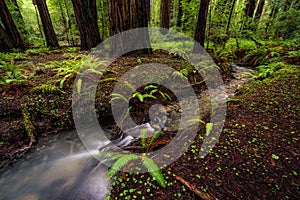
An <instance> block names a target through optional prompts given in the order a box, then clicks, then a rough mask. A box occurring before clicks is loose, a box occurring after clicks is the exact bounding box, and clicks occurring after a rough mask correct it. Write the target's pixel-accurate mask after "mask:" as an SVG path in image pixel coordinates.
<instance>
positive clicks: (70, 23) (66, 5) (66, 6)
mask: <svg viewBox="0 0 300 200" xmlns="http://www.w3.org/2000/svg"><path fill="white" fill-rule="evenodd" d="M64 5H65V8H66V11H67V12H66V14H67V17H68V20H67V23H68V33H69V34H70V37H71V44H72V45H73V46H74V45H75V41H74V37H73V33H72V20H71V14H70V10H69V7H68V4H67V1H66V0H64Z"/></svg>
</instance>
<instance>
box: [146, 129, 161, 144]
mask: <svg viewBox="0 0 300 200" xmlns="http://www.w3.org/2000/svg"><path fill="white" fill-rule="evenodd" d="M163 133H164V132H162V131H157V132H155V133H154V135H153V136H152V138H151V141H150V144H149V146H150V147H151V146H152V145H153V144H154V142H155V140H156V139H157V138H158V137H159V136H160V135H162V134H163Z"/></svg>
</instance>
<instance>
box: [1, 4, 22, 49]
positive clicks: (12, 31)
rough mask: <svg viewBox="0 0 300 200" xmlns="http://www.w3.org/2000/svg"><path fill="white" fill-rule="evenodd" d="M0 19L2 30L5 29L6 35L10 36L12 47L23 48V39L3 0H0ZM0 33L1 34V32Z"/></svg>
mask: <svg viewBox="0 0 300 200" xmlns="http://www.w3.org/2000/svg"><path fill="white" fill-rule="evenodd" d="M0 19H1V21H2V24H3V25H4V28H5V30H4V29H3V27H1V28H2V29H3V30H2V32H3V31H5V33H6V35H7V36H8V37H9V38H10V39H9V40H10V43H11V44H12V45H13V47H14V48H20V49H25V43H24V40H23V39H22V37H21V35H20V33H19V31H18V29H17V27H16V25H15V22H14V21H13V18H12V16H11V14H10V12H9V10H8V8H7V6H6V3H5V1H4V0H0ZM1 35H2V36H3V34H1ZM4 38H7V37H3V38H2V39H3V40H4ZM6 40H7V39H6ZM7 42H8V41H7ZM3 43H4V41H3Z"/></svg>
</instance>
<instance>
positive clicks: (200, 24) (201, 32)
mask: <svg viewBox="0 0 300 200" xmlns="http://www.w3.org/2000/svg"><path fill="white" fill-rule="evenodd" d="M208 7H209V0H201V3H200V9H199V14H198V20H197V26H196V31H195V35H194V40H195V41H196V42H198V43H199V44H200V45H201V46H202V47H204V41H205V30H206V20H207V14H208ZM196 42H195V45H194V49H193V52H194V53H200V52H201V49H200V48H199V46H198V45H197V43H196Z"/></svg>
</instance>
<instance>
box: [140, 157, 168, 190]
mask: <svg viewBox="0 0 300 200" xmlns="http://www.w3.org/2000/svg"><path fill="white" fill-rule="evenodd" d="M140 159H141V160H142V162H143V165H144V166H145V167H146V168H147V170H148V172H149V173H150V174H151V176H152V177H153V178H155V180H156V181H157V182H158V183H159V184H160V186H162V187H163V188H164V187H166V181H165V178H164V176H163V174H162V172H161V170H160V169H159V167H158V166H157V165H156V163H155V162H154V161H153V160H152V159H150V158H148V157H146V156H142V157H140Z"/></svg>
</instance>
